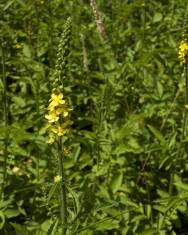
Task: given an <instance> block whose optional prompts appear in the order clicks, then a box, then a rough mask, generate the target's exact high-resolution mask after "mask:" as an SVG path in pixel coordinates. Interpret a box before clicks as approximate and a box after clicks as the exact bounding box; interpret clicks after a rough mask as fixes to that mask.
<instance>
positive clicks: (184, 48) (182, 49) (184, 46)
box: [179, 40, 188, 64]
mask: <svg viewBox="0 0 188 235" xmlns="http://www.w3.org/2000/svg"><path fill="white" fill-rule="evenodd" d="M187 56H188V43H187V41H186V40H182V41H181V43H180V46H179V60H180V63H181V64H185V62H186V57H187Z"/></svg>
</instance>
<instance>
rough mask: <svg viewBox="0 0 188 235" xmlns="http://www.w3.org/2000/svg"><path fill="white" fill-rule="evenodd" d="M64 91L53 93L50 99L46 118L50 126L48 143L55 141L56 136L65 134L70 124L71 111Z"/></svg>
mask: <svg viewBox="0 0 188 235" xmlns="http://www.w3.org/2000/svg"><path fill="white" fill-rule="evenodd" d="M63 98H64V97H63V93H62V92H59V93H52V95H51V99H50V100H49V102H50V103H49V106H48V114H47V115H45V118H46V119H47V120H48V126H47V128H49V130H50V133H49V139H48V143H49V144H52V143H53V142H54V141H55V137H56V136H63V135H65V134H66V133H67V132H68V130H69V126H70V119H69V111H70V108H69V106H68V103H67V101H66V100H65V99H63Z"/></svg>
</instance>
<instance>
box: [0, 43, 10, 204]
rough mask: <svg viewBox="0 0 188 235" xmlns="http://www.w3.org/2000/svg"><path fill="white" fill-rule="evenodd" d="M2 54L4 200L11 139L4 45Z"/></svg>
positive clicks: (1, 192) (1, 195)
mask: <svg viewBox="0 0 188 235" xmlns="http://www.w3.org/2000/svg"><path fill="white" fill-rule="evenodd" d="M1 54H2V80H3V101H4V102H3V116H4V126H5V129H6V132H5V138H4V150H3V155H4V163H3V181H2V185H1V190H0V200H2V198H3V196H4V188H5V183H6V178H7V160H8V141H9V133H8V129H7V128H8V96H7V81H6V67H5V55H4V50H3V46H2V45H1Z"/></svg>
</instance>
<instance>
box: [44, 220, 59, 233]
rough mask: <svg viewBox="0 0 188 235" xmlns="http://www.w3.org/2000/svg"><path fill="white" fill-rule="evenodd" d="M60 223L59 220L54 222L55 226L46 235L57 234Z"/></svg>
mask: <svg viewBox="0 0 188 235" xmlns="http://www.w3.org/2000/svg"><path fill="white" fill-rule="evenodd" d="M58 223H59V220H56V221H54V222H53V224H52V225H51V226H50V228H49V229H48V232H47V234H46V235H55V233H56V231H57V226H58Z"/></svg>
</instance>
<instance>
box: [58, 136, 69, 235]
mask: <svg viewBox="0 0 188 235" xmlns="http://www.w3.org/2000/svg"><path fill="white" fill-rule="evenodd" d="M62 147H63V143H62V137H58V163H59V175H60V176H61V177H62V179H61V183H60V184H59V193H60V216H61V223H62V235H65V234H66V230H67V198H66V185H65V174H64V161H63V158H64V156H63V148H62Z"/></svg>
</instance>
